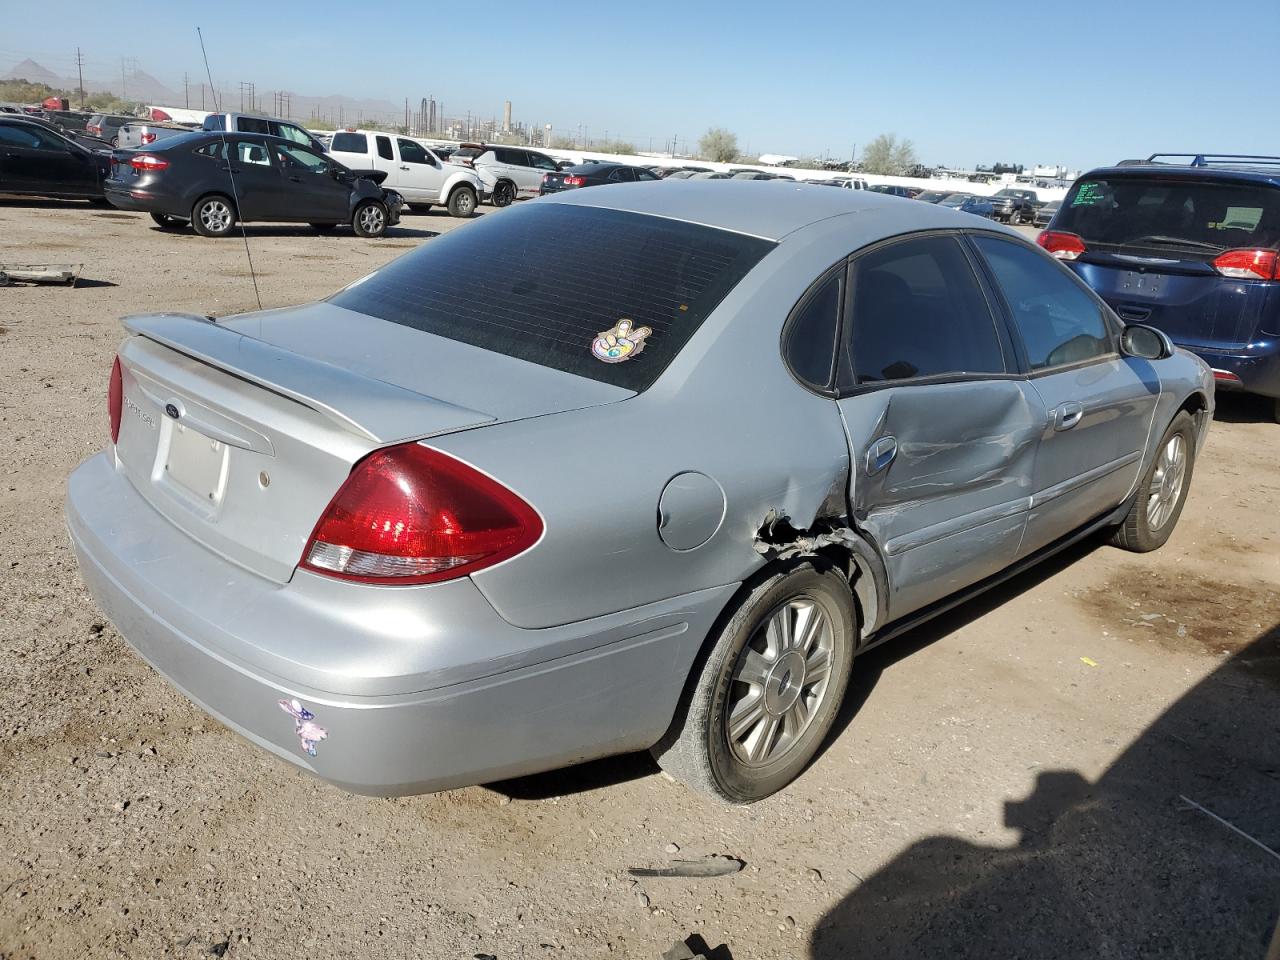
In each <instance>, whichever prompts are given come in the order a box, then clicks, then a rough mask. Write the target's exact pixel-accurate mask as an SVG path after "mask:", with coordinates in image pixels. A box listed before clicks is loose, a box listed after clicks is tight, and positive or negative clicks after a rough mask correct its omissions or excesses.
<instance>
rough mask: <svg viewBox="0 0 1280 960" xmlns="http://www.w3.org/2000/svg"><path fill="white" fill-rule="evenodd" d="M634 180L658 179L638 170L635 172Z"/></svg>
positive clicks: (646, 171)
mask: <svg viewBox="0 0 1280 960" xmlns="http://www.w3.org/2000/svg"><path fill="white" fill-rule="evenodd" d="M636 179H637V180H657V179H658V178H657V176H655V175H654V174H652V173H650V172H649V171H648V170H644V169H640V170H637V171H636Z"/></svg>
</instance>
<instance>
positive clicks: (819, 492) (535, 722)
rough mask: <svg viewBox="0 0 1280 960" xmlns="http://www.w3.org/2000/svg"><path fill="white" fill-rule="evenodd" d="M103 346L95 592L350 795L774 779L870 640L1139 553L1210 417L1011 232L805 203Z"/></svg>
mask: <svg viewBox="0 0 1280 960" xmlns="http://www.w3.org/2000/svg"><path fill="white" fill-rule="evenodd" d="M125 327H126V329H127V331H128V336H127V337H126V339H125V340H124V342H123V344H122V345H121V347H120V350H119V355H118V358H117V360H116V363H115V367H114V369H113V371H112V376H111V384H110V393H109V412H110V417H111V442H110V443H109V445H108V446H107V448H106V449H105V450H104V451H103V452H102V453H100V454H98V455H96V456H94V457H92V458H90V459H89V460H87V461H86V462H85V463H83V464H82V465H81V466H80V467H79V468H78V469H77V470H76V471H75V472H74V473H73V474H72V476H71V478H70V482H69V490H68V499H67V517H68V523H69V527H70V530H71V535H72V538H73V540H74V543H75V548H76V552H77V554H78V556H79V559H80V566H81V571H82V574H83V576H84V579H85V581H86V583H87V584H88V585H89V588H90V590H91V591H92V593H93V595H94V597H95V599H96V601H97V603H98V605H99V606H100V607H101V609H102V610H103V612H104V613H105V614H106V615H107V616H109V617H110V618H111V620H112V621H113V622H114V623H115V625H116V626H117V627H118V628H119V630H120V632H121V633H122V634H123V635H124V636H125V637H126V638H127V639H128V641H129V642H130V643H131V644H132V645H133V647H134V648H135V649H136V650H137V651H138V653H139V654H141V656H143V657H144V658H146V659H147V660H148V661H149V662H150V663H151V664H153V665H154V666H155V668H156V669H157V670H159V671H160V672H161V673H163V674H164V675H165V676H166V677H168V678H169V679H170V680H171V681H172V682H173V683H174V684H175V685H176V686H177V687H178V688H179V689H181V690H182V691H183V692H184V693H186V695H187V696H189V697H190V698H191V699H192V700H194V701H195V702H197V703H198V704H200V705H201V706H202V707H203V708H204V709H206V710H207V711H209V712H210V713H212V714H213V715H214V716H216V717H218V718H219V719H220V720H222V721H223V722H224V723H226V724H227V725H228V726H230V727H231V728H233V729H235V730H237V731H239V732H240V733H242V734H244V735H245V736H246V737H247V738H249V739H250V740H252V741H253V742H254V743H256V744H258V745H259V746H261V747H263V748H265V749H267V750H270V751H272V752H273V753H275V754H277V755H279V756H280V757H283V758H285V759H286V760H288V761H290V762H292V763H294V764H296V765H298V766H300V767H303V768H305V769H307V770H309V771H311V772H312V773H314V774H316V775H317V776H319V777H322V778H324V779H326V780H328V781H331V782H333V783H335V784H338V785H340V786H342V787H345V788H346V789H349V790H352V791H356V792H361V793H372V794H399V793H410V792H423V791H432V790H441V789H445V788H450V787H456V786H460V785H464V784H473V783H479V782H486V781H491V780H495V779H499V778H504V777H511V776H516V775H522V774H528V773H532V772H535V771H540V770H546V769H551V768H555V767H559V766H564V765H567V764H572V763H576V762H579V761H582V760H586V759H589V758H593V757H600V756H604V755H608V754H614V753H620V752H625V751H636V750H651V751H652V752H653V754H654V756H655V757H656V758H657V760H658V762H659V763H660V764H661V765H662V766H663V767H664V768H665V769H667V770H669V771H670V772H671V773H672V774H674V775H675V776H677V777H679V778H681V779H682V780H684V781H686V782H687V783H689V784H691V785H693V786H695V787H697V788H699V789H701V790H704V791H706V792H708V793H711V794H713V795H715V796H718V797H720V798H722V799H725V800H728V801H730V802H736V803H745V802H750V801H754V800H758V799H760V798H762V797H765V796H767V795H769V794H770V793H772V792H774V791H776V790H778V789H780V788H782V787H783V786H785V785H786V784H787V783H789V782H790V781H791V780H792V779H794V778H795V777H796V776H798V775H799V774H800V773H801V772H802V771H803V770H804V768H805V767H806V765H807V764H809V763H810V762H811V761H812V760H813V758H814V757H815V756H816V755H817V754H818V751H819V749H820V747H821V745H822V743H823V740H824V738H826V736H827V735H828V733H829V731H830V730H831V726H832V722H833V718H834V716H835V714H836V712H837V710H838V708H839V706H840V701H841V698H842V696H843V695H844V692H845V688H846V685H847V683H848V680H849V676H850V671H851V670H852V669H855V660H854V658H855V656H856V655H857V654H858V653H861V652H863V651H865V650H867V649H868V648H869V647H871V646H873V645H875V644H877V643H879V642H882V641H884V640H887V639H889V638H890V637H892V636H893V635H895V634H897V633H900V632H901V631H902V630H904V629H906V628H908V627H910V626H911V625H913V624H915V623H918V622H920V621H921V620H923V619H925V618H927V617H929V616H932V615H933V614H935V613H937V612H939V611H940V610H942V609H945V608H946V607H948V606H950V605H953V604H955V603H956V602H958V601H960V600H962V599H964V598H965V597H967V596H970V595H972V594H973V593H974V592H976V591H978V590H981V589H983V588H985V587H987V586H989V585H990V584H992V583H994V582H996V581H997V580H999V579H1001V578H1003V577H1006V576H1008V575H1010V574H1011V573H1012V572H1014V571H1016V570H1018V569H1021V568H1022V567H1024V566H1025V565H1027V564H1030V563H1033V562H1035V561H1037V560H1039V559H1041V558H1043V557H1045V556H1046V555H1048V554H1050V553H1052V552H1054V551H1056V550H1058V549H1061V548H1062V547H1063V546H1064V545H1066V544H1069V543H1071V542H1073V541H1074V540H1076V539H1078V538H1080V537H1083V536H1086V535H1088V534H1090V533H1092V532H1094V531H1102V530H1109V531H1110V535H1111V537H1112V538H1113V540H1114V542H1115V543H1117V544H1118V545H1120V546H1122V547H1126V548H1129V549H1132V550H1139V551H1144V550H1151V549H1154V548H1155V547H1158V546H1160V545H1161V544H1162V543H1164V541H1165V540H1166V539H1167V538H1168V537H1169V535H1170V532H1171V531H1172V530H1173V527H1174V525H1175V523H1176V522H1177V520H1178V515H1179V513H1180V511H1181V509H1182V505H1183V502H1184V499H1185V497H1186V494H1187V488H1188V485H1189V483H1190V480H1191V471H1192V466H1193V464H1194V462H1195V457H1196V455H1197V453H1198V452H1199V451H1200V449H1201V447H1202V444H1203V441H1204V438H1205V431H1206V428H1207V425H1208V423H1209V419H1210V415H1211V412H1212V409H1213V402H1214V396H1213V379H1212V376H1211V375H1210V373H1209V371H1208V370H1207V368H1206V367H1205V366H1204V364H1203V363H1201V362H1200V361H1199V360H1197V359H1196V358H1195V357H1193V356H1191V355H1189V354H1187V353H1185V352H1182V351H1180V350H1176V349H1174V348H1173V346H1172V345H1171V344H1170V342H1169V340H1168V338H1167V337H1165V336H1164V334H1162V333H1160V332H1159V331H1157V330H1155V329H1153V328H1151V327H1144V326H1137V325H1129V326H1125V325H1124V324H1123V323H1122V322H1121V321H1120V320H1119V319H1118V318H1117V317H1116V316H1115V315H1114V314H1113V313H1112V312H1111V311H1110V310H1109V309H1108V308H1107V306H1106V305H1105V304H1104V303H1103V302H1102V301H1101V300H1099V299H1098V298H1097V297H1096V296H1095V295H1094V294H1093V293H1092V292H1091V291H1090V290H1089V289H1088V288H1087V287H1086V286H1084V285H1083V284H1082V283H1080V282H1079V281H1078V280H1077V279H1076V278H1075V277H1074V276H1073V275H1072V274H1071V273H1070V272H1069V271H1067V270H1066V269H1064V268H1063V267H1062V266H1061V265H1060V264H1058V263H1057V262H1056V261H1055V260H1053V259H1052V258H1051V257H1050V256H1049V255H1048V254H1046V253H1045V252H1044V251H1042V250H1039V249H1038V248H1037V247H1035V246H1034V245H1032V244H1030V243H1028V242H1026V241H1025V240H1023V239H1022V238H1021V237H1019V236H1018V235H1017V234H1015V233H1014V232H1012V231H1009V230H1006V229H1005V228H1002V227H999V226H997V225H995V224H992V223H991V222H990V221H987V220H983V219H980V218H978V217H973V216H969V215H966V214H963V213H957V212H953V211H949V210H945V209H940V208H939V207H937V206H934V205H932V204H923V203H918V204H917V203H903V202H902V201H901V200H899V199H897V198H894V197H884V196H881V195H878V194H876V193H873V192H869V191H847V192H839V191H831V190H826V189H823V188H822V187H820V186H812V185H803V184H799V185H795V186H784V187H781V188H780V187H779V186H778V185H777V184H763V183H751V182H726V183H715V184H703V183H696V182H695V183H689V182H684V183H681V182H672V183H654V184H630V185H622V186H616V187H601V188H599V189H596V190H582V191H571V192H569V193H565V194H558V195H555V196H552V197H546V198H544V199H541V200H537V201H534V202H532V203H529V204H526V205H523V206H522V207H521V208H520V209H518V210H512V211H509V212H506V213H504V214H502V215H501V216H492V217H486V218H484V219H483V220H482V221H479V222H477V223H475V224H473V225H469V226H467V227H466V228H464V229H460V230H457V231H454V232H452V233H450V234H449V235H447V236H445V237H442V238H440V239H436V240H432V241H431V242H430V243H428V244H425V245H423V246H422V247H420V248H419V249H417V250H415V251H413V252H412V253H409V254H407V255H406V256H404V257H402V258H401V259H399V260H396V261H394V262H393V263H391V264H389V265H387V266H385V267H383V268H382V269H380V270H378V271H377V272H375V273H373V274H371V275H369V276H367V277H364V278H362V279H359V280H357V281H356V282H354V283H352V284H351V285H350V286H348V287H347V288H345V289H344V290H342V291H340V292H338V293H337V294H335V295H334V296H332V297H330V298H329V299H327V300H325V301H323V302H320V303H313V304H307V305H304V306H300V307H296V308H290V309H284V310H274V311H268V312H266V313H258V314H251V315H245V316H235V317H227V318H223V319H220V320H216V321H215V320H211V319H209V318H205V317H198V316H189V315H174V314H156V315H148V316H137V317H131V318H128V319H126V321H125Z"/></svg>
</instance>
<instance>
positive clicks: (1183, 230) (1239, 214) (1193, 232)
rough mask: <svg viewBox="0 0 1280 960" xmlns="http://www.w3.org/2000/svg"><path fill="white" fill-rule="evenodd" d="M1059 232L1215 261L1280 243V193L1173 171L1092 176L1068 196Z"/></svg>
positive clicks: (1132, 248)
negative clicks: (1218, 256)
mask: <svg viewBox="0 0 1280 960" xmlns="http://www.w3.org/2000/svg"><path fill="white" fill-rule="evenodd" d="M1054 229H1056V230H1063V231H1066V232H1067V233H1075V234H1079V235H1080V236H1081V237H1082V238H1083V239H1084V241H1085V243H1086V244H1087V245H1089V246H1092V247H1102V248H1106V247H1108V246H1109V247H1112V248H1114V249H1119V248H1121V247H1123V248H1125V250H1127V251H1135V250H1137V251H1141V250H1144V249H1145V250H1148V251H1150V250H1154V251H1159V252H1162V253H1163V254H1165V255H1166V256H1167V255H1168V254H1169V252H1170V251H1176V252H1178V253H1180V254H1185V255H1187V256H1189V257H1196V256H1198V255H1202V256H1203V257H1204V258H1206V259H1210V258H1212V257H1213V256H1214V255H1215V254H1217V253H1220V252H1221V251H1223V250H1227V249H1230V248H1232V247H1275V246H1277V245H1280V190H1277V189H1275V188H1273V187H1267V186H1262V185H1257V184H1249V183H1229V182H1223V181H1212V180H1201V179H1190V178H1180V177H1168V176H1112V177H1086V178H1085V179H1083V180H1080V181H1077V183H1076V184H1075V186H1074V187H1072V188H1071V192H1070V193H1068V194H1067V197H1066V199H1065V200H1064V201H1063V203H1062V209H1061V210H1059V211H1058V217H1057V219H1056V220H1055V221H1054Z"/></svg>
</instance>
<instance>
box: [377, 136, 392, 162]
mask: <svg viewBox="0 0 1280 960" xmlns="http://www.w3.org/2000/svg"><path fill="white" fill-rule="evenodd" d="M373 139H374V141H375V142H376V143H377V144H378V156H380V157H381V158H382V159H383V160H394V159H395V154H393V153H392V152H391V138H390V137H374V138H373Z"/></svg>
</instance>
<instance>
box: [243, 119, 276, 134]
mask: <svg viewBox="0 0 1280 960" xmlns="http://www.w3.org/2000/svg"><path fill="white" fill-rule="evenodd" d="M236 129H237V130H239V131H240V132H241V133H270V132H271V124H269V123H268V122H267V121H266V120H260V119H258V118H257V117H237V118H236Z"/></svg>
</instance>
